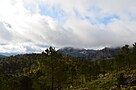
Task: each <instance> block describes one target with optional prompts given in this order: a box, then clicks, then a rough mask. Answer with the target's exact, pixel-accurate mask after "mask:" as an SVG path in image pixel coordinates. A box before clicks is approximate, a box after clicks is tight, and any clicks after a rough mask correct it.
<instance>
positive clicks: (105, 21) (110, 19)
mask: <svg viewBox="0 0 136 90" xmlns="http://www.w3.org/2000/svg"><path fill="white" fill-rule="evenodd" d="M96 19H97V21H98V22H99V23H102V24H104V25H107V24H109V23H111V22H113V20H115V19H119V16H116V15H111V16H105V17H103V18H96Z"/></svg>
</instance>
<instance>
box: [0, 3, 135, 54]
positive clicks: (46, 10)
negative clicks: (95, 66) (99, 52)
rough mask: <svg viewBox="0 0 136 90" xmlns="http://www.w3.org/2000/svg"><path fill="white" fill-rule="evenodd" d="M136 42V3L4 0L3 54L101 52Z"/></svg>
mask: <svg viewBox="0 0 136 90" xmlns="http://www.w3.org/2000/svg"><path fill="white" fill-rule="evenodd" d="M135 40H136V0H0V52H41V51H43V50H44V49H45V48H47V47H49V46H53V47H56V48H62V47H77V48H90V49H99V48H102V47H119V46H123V45H125V44H130V45H132V44H133V43H134V42H135Z"/></svg>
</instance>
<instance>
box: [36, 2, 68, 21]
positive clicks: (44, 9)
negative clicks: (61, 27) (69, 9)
mask: <svg viewBox="0 0 136 90" xmlns="http://www.w3.org/2000/svg"><path fill="white" fill-rule="evenodd" d="M39 8H40V14H41V15H45V16H50V17H52V18H54V19H55V20H56V21H58V22H59V23H64V22H65V19H66V13H65V12H64V10H63V9H61V8H60V7H59V6H53V7H49V6H47V5H45V4H41V5H40V6H39Z"/></svg>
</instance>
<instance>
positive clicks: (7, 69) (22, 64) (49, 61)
mask: <svg viewBox="0 0 136 90" xmlns="http://www.w3.org/2000/svg"><path fill="white" fill-rule="evenodd" d="M121 73H123V76H122V78H124V77H125V76H131V77H134V76H136V43H135V44H133V47H132V48H129V46H128V45H125V46H123V47H122V49H121V52H120V54H119V55H117V56H116V57H115V58H113V59H110V60H96V61H89V60H82V59H80V58H74V57H70V56H66V55H62V54H60V53H58V52H57V51H56V50H55V48H53V47H50V48H48V49H46V50H45V51H44V52H42V54H24V55H16V56H10V57H1V58H0V90H109V89H111V88H116V89H120V88H121V87H120V85H122V84H123V83H124V81H123V79H122V78H121V76H120V75H121ZM129 85H130V86H131V83H129ZM133 86H136V83H135V84H133ZM126 90H127V89H126ZM132 90H133V89H132Z"/></svg>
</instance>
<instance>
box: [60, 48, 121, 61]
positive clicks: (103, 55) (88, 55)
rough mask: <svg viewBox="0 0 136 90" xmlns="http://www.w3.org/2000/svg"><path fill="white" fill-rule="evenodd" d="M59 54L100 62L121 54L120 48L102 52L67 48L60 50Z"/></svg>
mask: <svg viewBox="0 0 136 90" xmlns="http://www.w3.org/2000/svg"><path fill="white" fill-rule="evenodd" d="M58 52H59V53H62V54H65V55H70V56H72V57H79V58H82V59H85V60H99V59H112V58H114V57H115V56H116V55H118V54H119V52H120V48H104V49H102V50H92V49H75V48H72V47H65V48H62V49H59V50H58Z"/></svg>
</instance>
